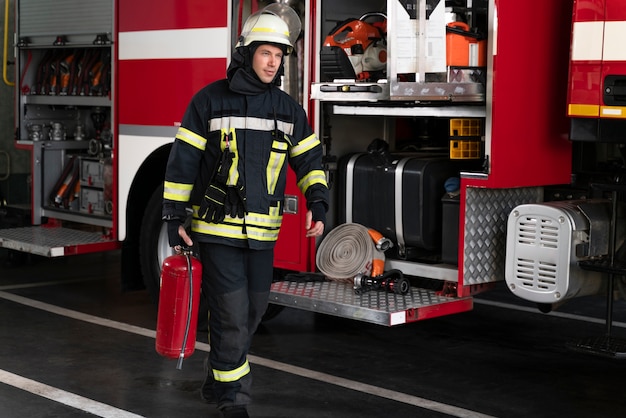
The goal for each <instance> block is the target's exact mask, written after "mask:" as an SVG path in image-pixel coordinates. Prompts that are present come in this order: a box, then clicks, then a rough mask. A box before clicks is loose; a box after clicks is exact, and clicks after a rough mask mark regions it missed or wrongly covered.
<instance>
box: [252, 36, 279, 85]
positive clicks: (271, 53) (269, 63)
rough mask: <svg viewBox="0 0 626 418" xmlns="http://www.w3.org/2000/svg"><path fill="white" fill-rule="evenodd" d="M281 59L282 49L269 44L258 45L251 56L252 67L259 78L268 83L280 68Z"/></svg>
mask: <svg viewBox="0 0 626 418" xmlns="http://www.w3.org/2000/svg"><path fill="white" fill-rule="evenodd" d="M282 60H283V50H282V49H280V48H278V47H276V46H274V45H269V44H262V45H260V46H259V47H258V48H257V49H256V51H254V56H253V57H252V69H253V70H254V72H255V73H256V75H257V77H259V80H261V81H262V82H264V83H266V84H269V83H271V82H272V81H273V80H274V77H276V72H277V71H278V69H279V68H280V63H281V62H282Z"/></svg>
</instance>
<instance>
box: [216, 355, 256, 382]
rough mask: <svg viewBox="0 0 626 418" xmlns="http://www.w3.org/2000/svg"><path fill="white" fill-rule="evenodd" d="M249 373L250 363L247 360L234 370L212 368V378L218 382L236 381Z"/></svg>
mask: <svg viewBox="0 0 626 418" xmlns="http://www.w3.org/2000/svg"><path fill="white" fill-rule="evenodd" d="M248 373H250V363H248V360H247V359H246V361H245V362H244V363H243V364H242V365H241V366H239V367H237V368H236V369H234V370H217V369H213V378H214V379H215V380H216V381H218V382H236V381H237V380H239V379H241V378H242V377H244V376H245V375H247V374H248Z"/></svg>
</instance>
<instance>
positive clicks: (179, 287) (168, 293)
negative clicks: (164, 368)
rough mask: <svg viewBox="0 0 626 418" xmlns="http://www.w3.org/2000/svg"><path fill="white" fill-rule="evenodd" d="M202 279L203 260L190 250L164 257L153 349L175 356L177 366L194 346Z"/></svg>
mask: <svg viewBox="0 0 626 418" xmlns="http://www.w3.org/2000/svg"><path fill="white" fill-rule="evenodd" d="M201 282H202V264H201V263H200V261H199V260H198V259H197V258H196V257H194V256H193V255H192V254H191V251H190V250H186V251H183V253H182V254H175V255H171V256H169V257H167V258H166V259H165V260H164V261H163V266H162V268H161V292H160V296H159V312H158V316H157V332H156V351H157V353H159V354H160V355H162V356H164V357H168V358H172V359H176V358H178V364H177V366H176V368H177V369H181V368H182V365H183V359H184V358H185V357H189V356H191V355H192V354H193V352H194V350H195V348H196V327H197V323H198V307H199V304H200V284H201Z"/></svg>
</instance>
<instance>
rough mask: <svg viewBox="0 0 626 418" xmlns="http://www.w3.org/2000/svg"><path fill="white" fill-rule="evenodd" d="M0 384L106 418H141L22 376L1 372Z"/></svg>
mask: <svg viewBox="0 0 626 418" xmlns="http://www.w3.org/2000/svg"><path fill="white" fill-rule="evenodd" d="M0 382H2V383H6V384H7V385H10V386H13V387H16V388H18V389H22V390H25V391H27V392H30V393H32V394H35V395H38V396H42V397H44V398H48V399H50V400H52V401H55V402H58V403H62V404H64V405H68V406H71V407H72V408H76V409H78V410H81V411H86V412H89V413H91V414H94V415H96V416H98V417H104V418H140V417H141V415H137V414H133V413H132V412H128V411H125V410H123V409H118V408H115V407H113V406H110V405H107V404H104V403H101V402H97V401H94V400H92V399H89V398H84V397H82V396H78V395H75V394H73V393H70V392H66V391H64V390H61V389H57V388H55V387H52V386H48V385H44V384H43V383H39V382H36V381H34V380H31V379H27V378H25V377H22V376H18V375H16V374H13V373H10V372H7V371H5V370H0Z"/></svg>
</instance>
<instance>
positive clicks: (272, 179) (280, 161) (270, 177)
mask: <svg viewBox="0 0 626 418" xmlns="http://www.w3.org/2000/svg"><path fill="white" fill-rule="evenodd" d="M287 147H288V145H287V143H286V142H280V141H273V142H272V152H270V159H269V161H268V162H267V168H266V169H265V175H266V176H267V193H268V194H274V191H275V190H276V184H277V183H278V177H279V175H280V170H281V169H282V167H283V165H284V164H285V159H286V158H287V153H286V152H280V151H286V150H287ZM274 150H278V151H279V152H275V151H274Z"/></svg>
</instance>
